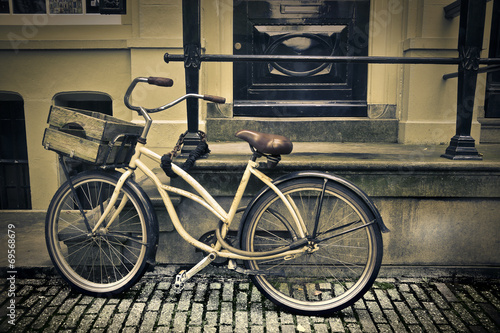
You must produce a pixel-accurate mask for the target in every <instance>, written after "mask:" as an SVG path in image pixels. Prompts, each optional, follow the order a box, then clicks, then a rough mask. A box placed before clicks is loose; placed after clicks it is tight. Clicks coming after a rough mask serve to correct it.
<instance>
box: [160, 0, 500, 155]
mask: <svg viewBox="0 0 500 333" xmlns="http://www.w3.org/2000/svg"><path fill="white" fill-rule="evenodd" d="M487 1H488V0H461V1H460V3H459V8H460V11H459V12H458V13H459V15H460V26H459V36H458V55H459V56H458V57H456V58H446V57H386V56H290V55H224V54H202V52H201V47H200V20H199V18H200V10H199V5H200V3H199V0H183V18H184V20H183V22H184V25H183V28H184V54H168V53H166V54H165V55H164V60H165V62H167V63H168V62H177V61H178V62H184V67H185V69H186V90H187V92H195V93H197V92H198V91H197V89H198V81H199V70H200V66H201V63H203V62H285V61H286V62H323V63H327V62H331V63H369V64H423V65H424V64H429V65H431V64H432V65H456V66H458V71H457V72H454V73H450V74H446V75H444V76H443V79H444V80H447V79H450V78H453V77H458V94H457V121H456V134H455V136H454V137H452V138H451V141H450V145H449V146H448V148H447V149H446V152H445V154H443V155H442V156H443V157H445V158H449V159H476V160H481V159H482V155H481V154H480V153H479V152H478V151H477V150H476V148H475V140H474V139H473V138H472V137H471V127H472V111H473V106H474V105H473V101H474V96H475V90H476V81H477V74H478V73H482V72H485V71H493V70H498V69H499V68H500V58H480V53H481V48H482V42H483V32H484V22H485V16H486V2H487ZM457 3H458V2H457ZM457 6H458V5H457V4H455V5H454V6H453V8H455V9H454V10H455V11H456V8H457ZM455 16H457V14H456V13H455V14H453V15H451V14H450V17H449V19H452V18H453V17H455ZM479 65H488V66H487V67H485V68H479ZM471 101H472V103H471ZM188 132H189V133H191V132H192V133H193V138H194V141H196V137H195V136H196V135H197V134H195V133H197V132H198V106H197V104H196V105H192V106H189V105H188ZM193 148H194V146H193ZM183 152H184V149H183ZM187 152H189V149H188V150H187Z"/></svg>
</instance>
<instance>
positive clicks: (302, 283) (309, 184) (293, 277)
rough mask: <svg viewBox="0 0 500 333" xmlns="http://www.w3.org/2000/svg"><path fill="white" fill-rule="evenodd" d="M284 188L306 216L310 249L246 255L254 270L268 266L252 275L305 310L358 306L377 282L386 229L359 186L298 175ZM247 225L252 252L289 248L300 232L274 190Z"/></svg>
mask: <svg viewBox="0 0 500 333" xmlns="http://www.w3.org/2000/svg"><path fill="white" fill-rule="evenodd" d="M323 187H324V192H323ZM278 188H279V189H280V190H281V191H282V192H283V193H284V194H285V195H287V196H289V197H290V198H292V199H293V201H294V203H295V205H296V207H297V209H298V211H299V213H300V215H301V216H302V219H303V220H304V224H305V225H306V228H307V230H308V233H309V237H308V240H309V250H308V251H307V252H306V253H304V254H303V255H301V256H298V257H296V258H290V257H289V258H278V259H272V260H252V261H245V266H246V267H247V269H250V270H253V271H259V272H264V273H263V274H260V273H259V274H258V275H251V276H250V278H251V280H252V282H253V283H254V284H255V285H256V286H257V288H258V289H259V290H260V292H261V293H262V294H264V295H265V296H266V297H267V298H268V299H269V300H271V301H272V302H273V303H275V304H277V305H278V306H280V307H282V308H284V309H286V310H288V311H290V312H293V313H297V314H301V315H316V316H326V315H330V314H332V313H333V312H336V311H339V310H342V309H344V308H346V307H348V306H350V305H352V304H354V303H355V302H356V301H357V300H359V299H360V298H361V297H362V296H363V295H364V294H365V293H366V292H367V291H368V290H369V289H370V288H371V286H372V285H373V283H374V281H375V279H376V277H377V274H378V271H379V269H380V265H381V263H382V254H383V252H382V251H383V244H382V235H381V232H380V228H379V225H378V224H377V222H376V219H375V218H374V216H373V213H372V211H371V210H370V208H369V207H368V206H367V205H366V203H365V202H364V201H363V200H361V199H360V198H359V196H357V195H356V193H354V192H353V191H352V190H350V189H348V188H347V187H345V186H343V185H342V184H339V183H337V182H335V181H332V180H331V179H330V180H329V179H327V178H318V177H316V178H292V179H290V180H287V181H285V182H283V183H281V184H279V185H278ZM322 193H324V194H323V195H322ZM319 202H321V205H320V204H319ZM318 207H319V209H318ZM317 212H319V215H318V213H317ZM316 216H319V218H318V227H317V234H316V237H315V238H313V237H312V235H313V230H314V224H315V221H316ZM243 223H244V225H243V226H242V238H241V242H242V243H241V247H242V249H243V250H246V251H254V252H261V251H262V252H264V251H269V250H272V249H274V248H277V247H281V246H286V245H289V244H290V243H292V241H293V238H294V237H297V235H299V232H298V231H297V227H296V224H295V222H294V220H293V218H292V215H291V214H290V212H289V211H288V210H287V209H286V208H285V206H284V204H283V202H282V201H281V199H279V197H278V195H277V194H276V193H275V192H274V191H267V192H266V193H265V194H264V195H262V196H261V197H260V198H259V199H258V201H257V202H256V203H255V204H254V206H253V208H252V209H251V210H250V212H249V214H248V216H247V218H246V219H245V221H244V222H243ZM291 226H293V228H294V230H290V227H291ZM322 238H323V239H324V240H323V241H322V242H319V241H318V240H319V239H322Z"/></svg>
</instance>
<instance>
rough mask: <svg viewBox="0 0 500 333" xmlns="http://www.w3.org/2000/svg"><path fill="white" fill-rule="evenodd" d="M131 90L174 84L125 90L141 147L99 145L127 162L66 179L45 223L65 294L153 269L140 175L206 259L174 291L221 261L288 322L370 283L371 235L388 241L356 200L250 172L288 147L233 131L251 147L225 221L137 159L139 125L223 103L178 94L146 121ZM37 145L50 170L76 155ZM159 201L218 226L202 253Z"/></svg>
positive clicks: (338, 304) (374, 268)
mask: <svg viewBox="0 0 500 333" xmlns="http://www.w3.org/2000/svg"><path fill="white" fill-rule="evenodd" d="M138 83H149V84H155V85H158V86H170V85H172V84H173V82H172V81H171V80H170V79H164V78H136V79H135V80H134V81H133V82H132V83H131V85H130V87H129V89H128V90H127V93H126V96H125V104H126V105H127V107H129V108H130V109H132V110H135V111H137V112H139V114H141V115H142V116H143V117H144V119H145V126H144V127H143V128H141V130H142V133H141V134H140V135H136V136H133V135H132V137H133V138H134V140H121V139H119V137H122V139H123V137H130V135H127V134H124V135H122V136H120V135H119V136H117V139H116V140H114V141H113V142H112V143H110V145H109V146H110V147H112V146H114V145H115V144H116V142H119V141H120V140H121V141H122V143H123V142H127V143H126V144H122V146H121V148H123V147H125V148H126V149H128V150H129V151H130V152H131V154H130V156H129V157H128V158H125V159H124V160H123V161H122V163H120V165H118V167H117V165H111V166H110V165H107V164H106V163H102V164H101V166H102V168H101V170H93V171H87V172H83V173H80V174H77V175H76V176H74V177H69V175H68V180H67V181H66V182H65V183H64V184H63V185H62V186H61V187H60V188H59V189H58V191H57V193H56V194H55V195H54V197H53V199H52V201H51V203H50V206H49V208H48V211H47V218H46V241H47V247H48V251H49V253H50V257H51V259H52V261H53V263H54V265H55V267H56V268H57V270H58V271H59V273H60V274H61V275H62V276H63V277H64V279H65V280H66V281H67V282H68V283H69V284H70V285H71V286H72V287H73V288H75V289H77V290H78V291H80V292H83V293H87V294H92V295H98V296H103V295H108V296H109V295H113V294H117V293H120V292H122V291H124V290H126V289H127V288H129V287H131V286H132V285H134V284H135V283H136V282H137V281H138V279H140V278H141V276H142V275H143V274H144V272H145V271H146V270H147V269H148V266H150V265H154V264H155V254H156V250H157V246H158V233H159V231H158V221H157V217H156V214H155V210H154V208H153V206H152V204H151V201H150V199H149V198H148V196H147V195H146V193H145V192H144V191H143V189H141V187H140V186H139V185H138V184H137V183H136V182H135V181H134V173H135V172H136V170H140V171H141V172H142V173H144V174H145V175H146V176H147V177H149V179H151V181H152V182H153V183H154V184H155V186H156V188H157V190H158V192H159V194H160V196H161V198H162V200H163V203H164V204H165V207H166V209H167V211H168V214H169V215H170V218H171V220H172V222H173V225H174V227H175V229H176V230H177V232H178V233H179V234H180V235H181V236H182V238H183V239H184V240H185V241H187V242H188V243H189V244H191V245H193V246H195V247H196V248H198V249H200V250H202V251H203V252H204V253H206V256H205V257H204V258H203V259H202V260H201V261H200V262H199V263H198V264H197V265H195V266H194V267H193V268H192V269H190V270H189V271H183V272H180V273H179V274H178V275H177V277H176V280H175V287H176V288H177V289H179V290H181V289H182V287H183V285H184V283H185V282H186V281H187V280H188V279H189V278H191V277H192V276H193V275H195V274H196V273H197V272H199V271H201V270H202V269H203V268H205V267H206V266H207V265H209V264H211V263H213V262H214V260H215V259H217V258H227V259H228V264H227V265H228V268H229V269H232V270H235V271H237V272H240V273H243V274H247V275H249V277H250V278H251V280H252V281H253V283H254V284H255V286H257V288H258V289H259V290H260V291H261V292H262V293H263V294H264V295H265V296H266V297H267V298H268V299H270V300H271V301H272V302H274V303H276V304H277V305H279V306H281V307H283V308H285V309H287V310H288V311H291V312H294V313H300V314H312V315H328V314H330V313H332V312H334V311H338V310H340V309H342V308H345V307H347V306H349V305H351V304H353V303H354V302H355V301H357V300H358V299H359V298H360V297H362V296H363V294H364V293H365V292H366V291H367V290H368V289H369V288H370V287H371V286H372V284H373V282H374V280H375V278H376V276H377V274H378V271H379V268H380V265H381V262H382V236H381V231H386V230H387V229H386V227H385V226H384V224H383V222H382V218H381V216H380V214H379V212H378V211H377V209H376V207H375V205H374V204H373V202H372V201H371V200H370V198H369V197H368V196H367V195H366V194H364V193H363V191H361V190H360V189H359V188H358V187H356V186H355V185H353V184H352V183H350V182H349V181H347V180H345V179H343V178H340V177H338V176H335V175H332V174H329V173H323V172H317V171H303V172H295V173H291V174H288V175H286V176H283V177H280V178H278V179H275V180H272V179H271V178H269V177H268V176H266V175H265V174H264V173H263V172H262V171H260V170H259V163H257V162H256V160H257V159H258V158H261V157H266V158H268V160H269V161H270V164H276V163H277V162H278V161H279V157H280V155H285V154H289V153H291V151H292V143H291V142H290V140H288V139H287V138H286V137H283V136H279V135H273V134H263V133H259V132H255V131H250V130H243V131H239V132H238V133H237V134H236V136H237V137H239V138H240V139H242V140H245V141H247V142H248V143H249V144H250V147H251V154H252V157H251V159H250V160H249V161H248V164H247V166H246V169H245V171H244V172H243V176H242V178H241V183H240V185H239V187H238V189H237V192H236V194H235V196H234V200H233V202H232V205H231V206H230V208H229V211H227V212H226V211H225V210H224V209H223V208H222V207H221V206H220V205H219V203H217V201H216V200H215V199H214V198H213V197H212V196H211V195H210V194H209V193H208V192H207V190H205V189H204V188H203V187H202V186H201V185H200V184H199V183H198V182H197V181H196V180H195V179H194V178H193V177H191V176H190V175H189V174H188V173H187V172H186V171H185V170H184V169H183V168H182V166H178V165H176V164H174V163H171V162H170V160H168V158H167V160H166V159H165V158H163V163H162V156H160V155H158V154H157V153H155V152H153V151H151V150H150V149H148V148H147V147H146V143H147V135H148V131H149V129H150V127H151V125H152V123H153V121H152V119H151V117H150V116H149V114H150V113H153V112H159V111H163V110H166V109H168V108H170V107H172V106H173V105H175V104H177V103H179V102H181V101H183V100H185V99H186V98H199V99H205V100H209V101H213V102H216V103H217V102H218V103H221V102H222V103H223V102H224V99H223V98H220V97H214V96H207V95H198V94H187V95H185V96H183V97H181V98H179V99H177V100H175V101H173V102H171V103H169V104H166V105H163V106H161V107H158V108H156V109H146V108H143V107H140V106H133V105H131V104H130V102H129V99H130V96H131V94H132V91H133V89H134V88H135V87H136V85H137V84H138ZM44 140H45V139H44ZM47 141H48V140H47ZM44 142H45V141H44ZM130 142H133V143H132V144H130ZM44 144H45V147H46V148H48V149H52V150H55V151H57V152H58V153H59V154H60V159H61V161H62V160H63V159H62V155H73V158H75V156H76V155H77V152H76V153H75V150H72V151H71V152H72V153H71V154H68V153H64V152H61V151H60V150H58V149H56V148H54V145H52V146H51V144H50V143H49V142H45V143H44ZM205 148H206V147H205ZM205 148H203V147H202V148H201V149H202V150H203V149H205ZM110 151H111V149H110ZM198 153H200V152H198ZM76 158H77V156H76ZM144 158H148V159H151V160H153V161H155V162H157V163H162V167H163V168H164V169H165V170H166V172H167V174H169V175H170V176H178V177H180V178H182V179H183V180H184V181H186V182H187V183H188V184H189V185H191V186H192V188H193V189H194V190H195V192H196V193H194V192H193V193H191V192H188V191H186V190H183V189H180V188H176V187H173V186H171V185H168V184H163V183H162V182H161V181H160V180H159V178H158V177H157V176H156V175H155V174H154V173H153V172H152V170H151V169H150V168H148V166H146V164H145V163H144V161H143V159H144ZM104 160H105V161H106V158H105V159H104ZM63 166H64V163H63ZM252 176H254V177H256V178H258V179H260V180H261V181H262V183H263V188H262V190H261V191H260V192H259V193H258V194H257V195H256V196H255V197H254V199H253V200H252V201H251V202H250V203H249V204H248V206H246V207H245V208H239V206H240V202H241V199H242V197H243V194H244V192H245V189H246V187H247V184H248V181H249V179H250V177H252ZM169 193H174V194H175V195H179V196H182V197H185V198H187V199H190V200H193V201H195V202H197V203H198V204H200V205H201V206H202V207H203V208H204V209H206V210H208V211H209V212H210V213H212V214H214V215H215V216H217V217H218V218H219V220H220V222H219V225H217V226H214V229H215V231H214V233H215V236H214V237H213V241H212V242H202V241H200V240H197V239H195V238H194V237H192V236H191V235H190V234H188V233H187V232H186V230H185V229H184V227H183V225H182V223H181V221H180V220H179V217H178V215H177V212H176V210H175V208H174V205H173V204H172V201H171V199H170V196H169ZM237 212H238V216H239V215H241V212H243V214H242V217H241V218H239V220H240V221H239V226H238V233H237V237H236V240H233V241H231V242H229V241H227V240H226V235H227V233H228V230H229V227H230V226H231V224H232V223H233V220H234V217H235V216H236V215H237ZM241 265H243V266H241Z"/></svg>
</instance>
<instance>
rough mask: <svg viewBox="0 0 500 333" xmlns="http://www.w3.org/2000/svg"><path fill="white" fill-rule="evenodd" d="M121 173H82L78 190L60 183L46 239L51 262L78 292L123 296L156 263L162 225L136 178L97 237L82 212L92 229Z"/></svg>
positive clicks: (125, 187)
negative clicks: (106, 227)
mask: <svg viewBox="0 0 500 333" xmlns="http://www.w3.org/2000/svg"><path fill="white" fill-rule="evenodd" d="M119 175H120V174H119V173H116V174H114V173H109V172H103V171H89V172H84V173H81V174H79V175H77V176H75V177H74V178H72V180H71V182H72V186H73V188H74V190H72V188H71V185H70V183H69V182H65V183H64V184H63V185H61V187H60V188H59V189H58V191H57V192H56V194H55V195H54V197H53V198H52V201H51V203H50V205H49V208H48V211H47V216H46V221H45V239H46V244H47V249H48V252H49V255H50V258H51V260H52V263H53V264H54V266H55V268H56V269H57V271H58V272H59V274H60V275H61V276H62V277H63V278H64V279H65V280H66V281H67V282H68V283H69V285H70V286H71V287H72V288H73V289H76V290H77V291H79V292H82V293H85V294H88V295H92V296H111V295H115V294H119V293H121V292H123V291H124V290H126V289H128V288H130V287H131V286H133V285H134V284H135V283H136V282H137V281H138V280H139V279H140V278H141V277H142V276H143V274H144V273H145V272H146V270H147V269H148V267H149V265H150V264H152V263H153V262H154V255H155V253H156V247H157V240H158V239H157V237H158V223H157V221H156V217H155V215H151V214H154V210H153V207H152V206H151V203H150V201H149V199H148V198H147V196H146V195H145V194H144V192H142V191H141V190H139V187H138V186H137V185H136V184H135V183H134V182H133V181H132V180H127V181H126V182H125V184H124V185H123V187H122V189H121V191H120V194H119V197H118V198H119V199H118V201H117V203H116V204H115V205H114V207H113V208H112V211H111V212H112V213H110V214H109V215H108V218H107V219H106V220H105V222H104V224H105V223H109V222H110V219H111V218H112V217H111V216H112V215H113V213H114V212H116V210H117V208H119V204H120V203H123V204H124V205H123V206H124V207H123V209H121V212H120V213H119V214H118V215H117V217H116V218H115V220H114V221H113V222H112V223H111V224H110V225H109V226H108V229H107V230H105V229H104V228H102V227H101V228H99V229H98V230H97V232H95V233H94V234H92V233H91V232H89V231H88V228H87V224H86V223H85V218H84V215H83V213H82V211H83V212H84V214H85V217H86V219H87V221H88V224H89V226H90V228H93V226H94V225H95V223H96V222H97V221H98V220H99V217H100V216H101V214H102V212H103V211H104V209H106V207H107V205H108V203H109V198H110V197H111V195H112V193H113V191H114V189H115V187H116V184H117V182H118V178H119ZM75 193H76V195H75ZM124 198H127V200H126V201H123V200H124ZM78 202H79V203H78ZM79 205H80V206H79ZM79 207H81V208H82V211H81V210H80V208H79ZM155 229H156V230H155Z"/></svg>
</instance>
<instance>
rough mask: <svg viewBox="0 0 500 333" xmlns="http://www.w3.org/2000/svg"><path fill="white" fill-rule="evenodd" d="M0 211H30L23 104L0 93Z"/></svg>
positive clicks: (18, 98) (16, 95)
mask: <svg viewBox="0 0 500 333" xmlns="http://www.w3.org/2000/svg"><path fill="white" fill-rule="evenodd" d="M0 133H1V136H0V209H31V190H30V177H29V169H28V148H27V143H26V127H25V118H24V101H23V99H22V97H21V96H20V95H19V94H16V93H13V92H0Z"/></svg>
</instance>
